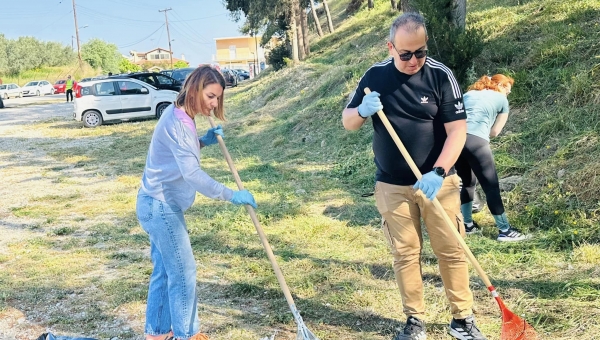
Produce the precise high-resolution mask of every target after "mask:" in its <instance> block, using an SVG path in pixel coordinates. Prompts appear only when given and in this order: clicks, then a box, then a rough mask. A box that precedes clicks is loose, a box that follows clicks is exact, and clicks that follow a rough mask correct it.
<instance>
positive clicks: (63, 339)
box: [36, 333, 98, 340]
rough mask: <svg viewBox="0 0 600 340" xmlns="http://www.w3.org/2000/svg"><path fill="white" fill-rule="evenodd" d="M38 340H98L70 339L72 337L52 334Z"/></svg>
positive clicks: (85, 339)
mask: <svg viewBox="0 0 600 340" xmlns="http://www.w3.org/2000/svg"><path fill="white" fill-rule="evenodd" d="M36 340H98V339H94V338H79V337H75V338H74V337H70V336H59V335H54V334H52V333H44V334H42V335H40V336H39V338H37V339H36Z"/></svg>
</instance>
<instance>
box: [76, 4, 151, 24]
mask: <svg viewBox="0 0 600 340" xmlns="http://www.w3.org/2000/svg"><path fill="white" fill-rule="evenodd" d="M78 7H80V8H84V9H86V10H88V11H90V12H93V13H96V14H98V15H102V16H105V17H109V18H112V19H116V20H123V21H136V22H152V23H157V22H160V21H156V20H138V19H131V18H123V17H119V16H116V15H111V14H105V13H102V12H98V11H96V10H95V9H91V8H87V7H85V6H81V5H79V6H78Z"/></svg>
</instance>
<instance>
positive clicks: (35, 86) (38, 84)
mask: <svg viewBox="0 0 600 340" xmlns="http://www.w3.org/2000/svg"><path fill="white" fill-rule="evenodd" d="M21 89H22V90H23V95H24V96H45V95H47V94H54V86H52V84H50V82H48V81H47V80H34V81H30V82H29V83H27V84H25V86H23V87H22V88H21Z"/></svg>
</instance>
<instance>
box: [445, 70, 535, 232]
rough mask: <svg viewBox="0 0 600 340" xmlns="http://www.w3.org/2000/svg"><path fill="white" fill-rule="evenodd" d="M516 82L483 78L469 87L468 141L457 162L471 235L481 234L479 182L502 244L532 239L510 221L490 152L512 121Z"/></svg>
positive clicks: (464, 210) (462, 203) (462, 199)
mask: <svg viewBox="0 0 600 340" xmlns="http://www.w3.org/2000/svg"><path fill="white" fill-rule="evenodd" d="M513 84H514V80H513V79H512V78H511V77H507V76H505V75H503V74H496V75H494V76H493V77H488V76H483V77H481V78H480V79H479V80H477V82H475V83H474V84H473V85H471V86H469V88H468V91H467V93H465V95H464V96H463V100H464V103H465V110H466V111H467V141H466V143H465V146H464V148H463V151H462V153H461V155H460V157H459V158H458V161H457V162H456V171H457V172H458V175H459V176H460V178H461V179H462V182H463V187H462V190H461V193H460V200H461V211H462V214H463V217H464V222H465V231H466V233H467V234H472V233H475V232H477V231H478V230H479V226H478V225H477V223H475V222H474V221H473V217H472V207H473V197H474V194H475V185H476V184H477V181H479V183H480V184H481V187H482V188H483V191H484V192H485V196H486V201H487V206H488V208H489V209H490V212H491V213H492V216H493V217H494V221H495V222H496V226H497V227H498V230H499V232H498V241H501V242H511V241H522V240H525V239H527V238H529V235H525V234H523V233H522V232H521V231H520V230H519V229H517V228H515V227H513V226H512V225H511V224H510V223H509V222H508V218H507V217H506V213H505V211H504V205H503V204H502V197H501V196H500V185H499V183H498V174H497V172H496V164H495V163H494V156H493V155H492V149H491V148H490V137H496V136H498V135H499V134H500V132H501V131H502V128H503V127H504V124H506V121H507V119H508V111H509V107H508V99H507V97H508V95H509V94H510V91H511V89H512V85H513Z"/></svg>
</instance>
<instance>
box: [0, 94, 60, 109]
mask: <svg viewBox="0 0 600 340" xmlns="http://www.w3.org/2000/svg"><path fill="white" fill-rule="evenodd" d="M3 102H4V106H5V107H6V108H11V107H20V106H27V105H42V104H50V103H64V102H65V94H64V93H61V94H53V95H47V96H39V97H36V96H32V97H23V98H11V99H4V100H3Z"/></svg>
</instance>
